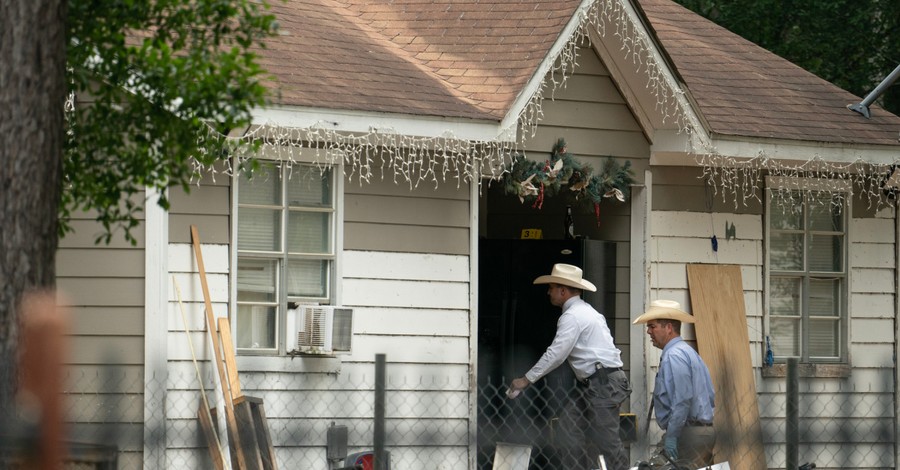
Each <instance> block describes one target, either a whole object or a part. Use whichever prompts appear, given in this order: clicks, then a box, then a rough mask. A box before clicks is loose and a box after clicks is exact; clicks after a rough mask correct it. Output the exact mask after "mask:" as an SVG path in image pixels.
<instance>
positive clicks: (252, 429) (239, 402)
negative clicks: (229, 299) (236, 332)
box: [219, 318, 277, 470]
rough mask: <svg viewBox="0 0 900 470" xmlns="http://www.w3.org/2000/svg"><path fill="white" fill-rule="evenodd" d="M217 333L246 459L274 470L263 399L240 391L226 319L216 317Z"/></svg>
mask: <svg viewBox="0 0 900 470" xmlns="http://www.w3.org/2000/svg"><path fill="white" fill-rule="evenodd" d="M219 335H220V336H221V337H222V352H223V353H224V355H225V367H226V368H227V369H228V377H229V381H230V387H231V397H232V400H233V403H234V414H235V418H236V419H237V422H238V428H239V429H240V431H241V442H242V443H243V444H244V451H245V452H246V458H247V460H248V461H250V462H255V463H257V465H258V467H259V468H262V469H263V470H276V469H277V466H276V463H275V449H274V448H273V447H272V438H271V436H270V434H269V425H268V423H267V422H266V412H265V409H264V408H263V400H262V398H256V397H250V396H247V395H244V392H243V391H242V390H241V381H240V377H239V376H238V372H237V361H236V360H235V355H234V342H233V341H232V339H231V325H230V323H229V322H228V319H227V318H219Z"/></svg>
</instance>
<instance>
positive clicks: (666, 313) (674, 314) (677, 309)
mask: <svg viewBox="0 0 900 470" xmlns="http://www.w3.org/2000/svg"><path fill="white" fill-rule="evenodd" d="M650 320H675V321H680V322H681V323H694V316H693V315H691V314H689V313H687V312H685V311H684V310H682V309H681V304H679V303H678V302H676V301H674V300H654V301H652V302H650V308H648V309H647V311H646V312H644V313H643V314H641V315H640V316H638V317H637V318H635V319H634V323H633V324H634V325H637V324H638V323H647V322H648V321H650Z"/></svg>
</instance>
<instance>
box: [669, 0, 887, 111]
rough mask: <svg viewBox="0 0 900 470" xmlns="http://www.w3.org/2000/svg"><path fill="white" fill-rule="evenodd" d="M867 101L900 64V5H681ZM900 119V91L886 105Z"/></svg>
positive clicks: (726, 1)
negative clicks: (899, 52) (899, 54)
mask: <svg viewBox="0 0 900 470" xmlns="http://www.w3.org/2000/svg"><path fill="white" fill-rule="evenodd" d="M676 1H678V3H681V4H682V5H684V6H685V7H687V8H689V9H691V10H693V11H695V12H697V13H699V14H701V15H703V16H705V17H707V18H709V19H711V20H713V21H715V22H716V23H718V24H719V25H721V26H724V27H725V28H727V29H729V30H731V31H733V32H735V33H737V34H739V35H741V36H743V37H744V38H746V39H748V40H750V41H752V42H754V43H756V44H758V45H760V46H762V47H764V48H766V49H768V50H770V51H772V52H774V53H776V54H778V55H780V56H782V57H784V58H786V59H788V60H790V61H791V62H793V63H795V64H797V65H799V66H801V67H803V68H804V69H806V70H808V71H810V72H812V73H814V74H816V75H818V76H820V77H822V78H824V79H826V80H828V81H830V82H832V83H834V84H836V85H838V86H840V87H841V88H844V89H845V90H848V91H850V92H852V93H854V94H856V95H857V96H859V97H860V98H864V97H865V96H866V95H867V94H869V92H871V91H872V90H873V89H874V88H875V87H876V86H878V84H879V83H881V81H882V80H883V79H884V78H885V77H886V76H887V75H888V74H889V73H890V72H891V71H892V70H894V68H895V67H897V64H898V63H900V56H898V53H897V51H900V2H898V1H897V0H757V1H753V2H748V1H746V0H676ZM880 104H882V105H883V106H884V107H885V108H886V109H888V110H889V111H891V112H893V113H895V114H900V87H896V86H895V87H892V89H891V90H889V91H888V92H887V93H885V95H884V96H883V97H882V99H881V100H880Z"/></svg>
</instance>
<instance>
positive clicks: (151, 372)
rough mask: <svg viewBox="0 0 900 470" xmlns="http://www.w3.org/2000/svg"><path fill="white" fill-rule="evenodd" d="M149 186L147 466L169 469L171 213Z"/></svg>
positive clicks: (146, 299)
mask: <svg viewBox="0 0 900 470" xmlns="http://www.w3.org/2000/svg"><path fill="white" fill-rule="evenodd" d="M159 196H160V195H159V193H158V192H157V191H155V190H154V189H152V188H147V202H146V203H145V207H144V211H145V213H146V216H147V218H146V220H145V223H144V229H145V231H146V245H145V248H144V269H145V270H146V272H145V273H144V306H145V307H144V456H143V457H144V458H143V462H144V468H166V467H167V465H166V425H165V423H166V406H164V405H165V403H166V383H167V382H168V375H167V374H168V372H167V371H168V367H167V366H168V357H167V355H168V354H167V351H168V344H167V337H168V334H167V333H168V326H167V325H168V316H169V315H168V310H169V308H168V295H169V294H168V289H167V285H168V284H167V283H166V279H167V277H168V276H167V275H168V272H169V269H168V266H167V260H168V250H167V247H168V245H169V241H168V239H169V237H168V234H169V223H168V214H167V213H166V211H165V210H164V209H163V208H161V207H159V205H158V204H157V201H159Z"/></svg>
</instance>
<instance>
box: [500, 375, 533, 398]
mask: <svg viewBox="0 0 900 470" xmlns="http://www.w3.org/2000/svg"><path fill="white" fill-rule="evenodd" d="M529 385H531V382H529V381H528V379H526V378H525V377H519V378H517V379H513V381H512V382H511V383H510V384H509V390H507V391H506V396H507V397H508V398H510V399H515V398H516V397H518V396H519V394H520V393H522V390H525V389H526V388H528V386H529Z"/></svg>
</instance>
